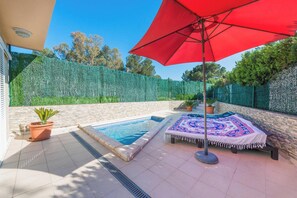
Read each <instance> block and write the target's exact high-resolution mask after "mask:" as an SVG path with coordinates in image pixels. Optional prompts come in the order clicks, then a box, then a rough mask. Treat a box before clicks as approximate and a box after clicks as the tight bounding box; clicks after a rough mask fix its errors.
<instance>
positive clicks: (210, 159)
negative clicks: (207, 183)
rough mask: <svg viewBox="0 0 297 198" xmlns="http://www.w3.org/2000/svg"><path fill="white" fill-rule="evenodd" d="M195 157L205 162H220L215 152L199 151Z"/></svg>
mask: <svg viewBox="0 0 297 198" xmlns="http://www.w3.org/2000/svg"><path fill="white" fill-rule="evenodd" d="M195 158H196V159H197V160H198V161H200V162H202V163H205V164H217V163H219V159H218V157H217V156H216V155H215V154H213V153H208V155H205V154H204V151H197V152H196V153H195Z"/></svg>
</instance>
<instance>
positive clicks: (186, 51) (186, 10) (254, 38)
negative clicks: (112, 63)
mask: <svg viewBox="0 0 297 198" xmlns="http://www.w3.org/2000/svg"><path fill="white" fill-rule="evenodd" d="M296 13H297V6H296V0H284V1H280V0H220V1H218V0H207V1H206V0H163V3H162V5H161V8H160V10H159V12H158V14H157V16H156V17H155V19H154V21H153V23H152V24H151V27H150V28H149V30H148V31H147V33H146V34H145V35H144V37H143V38H142V39H141V40H140V42H139V43H138V44H137V45H136V46H135V47H134V48H133V49H132V50H131V51H130V53H133V54H137V55H140V56H146V57H149V58H151V59H154V60H156V61H158V62H160V63H161V64H163V65H173V64H179V63H187V62H201V61H202V62H203V82H204V90H203V95H204V134H205V137H204V152H200V151H199V152H197V153H196V158H197V159H198V160H200V161H202V162H204V163H210V164H215V163H217V162H218V158H217V157H216V156H215V155H214V154H212V153H208V140H207V122H206V119H207V118H206V79H205V70H206V68H205V67H206V65H205V62H206V61H218V60H220V59H222V58H225V57H227V56H230V55H232V54H234V53H237V52H240V51H243V50H246V49H249V48H252V47H256V46H259V45H263V44H266V43H270V42H272V41H276V40H280V39H283V38H286V37H289V36H293V35H294V34H295V32H296V27H297V14H296Z"/></svg>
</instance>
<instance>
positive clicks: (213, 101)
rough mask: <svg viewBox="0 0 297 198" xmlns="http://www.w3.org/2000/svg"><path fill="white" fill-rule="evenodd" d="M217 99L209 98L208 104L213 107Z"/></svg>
mask: <svg viewBox="0 0 297 198" xmlns="http://www.w3.org/2000/svg"><path fill="white" fill-rule="evenodd" d="M216 101H217V100H216V99H215V98H207V99H206V103H207V106H209V107H212V105H213V104H214V103H215V102H216Z"/></svg>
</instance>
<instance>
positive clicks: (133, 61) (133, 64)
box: [126, 55, 159, 78]
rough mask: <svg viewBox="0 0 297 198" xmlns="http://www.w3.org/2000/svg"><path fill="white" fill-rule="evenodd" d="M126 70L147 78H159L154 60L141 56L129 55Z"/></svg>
mask: <svg viewBox="0 0 297 198" xmlns="http://www.w3.org/2000/svg"><path fill="white" fill-rule="evenodd" d="M126 68H127V72H131V73H135V74H142V75H145V76H154V77H156V78H158V77H159V75H157V76H155V73H156V71H155V66H153V62H152V60H150V59H148V58H143V57H141V56H137V55H129V56H128V57H127V59H126Z"/></svg>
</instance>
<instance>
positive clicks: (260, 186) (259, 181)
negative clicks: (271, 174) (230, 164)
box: [233, 170, 266, 193]
mask: <svg viewBox="0 0 297 198" xmlns="http://www.w3.org/2000/svg"><path fill="white" fill-rule="evenodd" d="M233 181H235V182H239V183H241V184H244V185H246V186H249V187H251V188H254V189H256V190H258V191H261V192H263V193H265V188H266V187H265V176H263V175H262V174H257V175H255V174H251V173H248V172H245V171H240V170H236V172H235V174H234V177H233Z"/></svg>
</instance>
